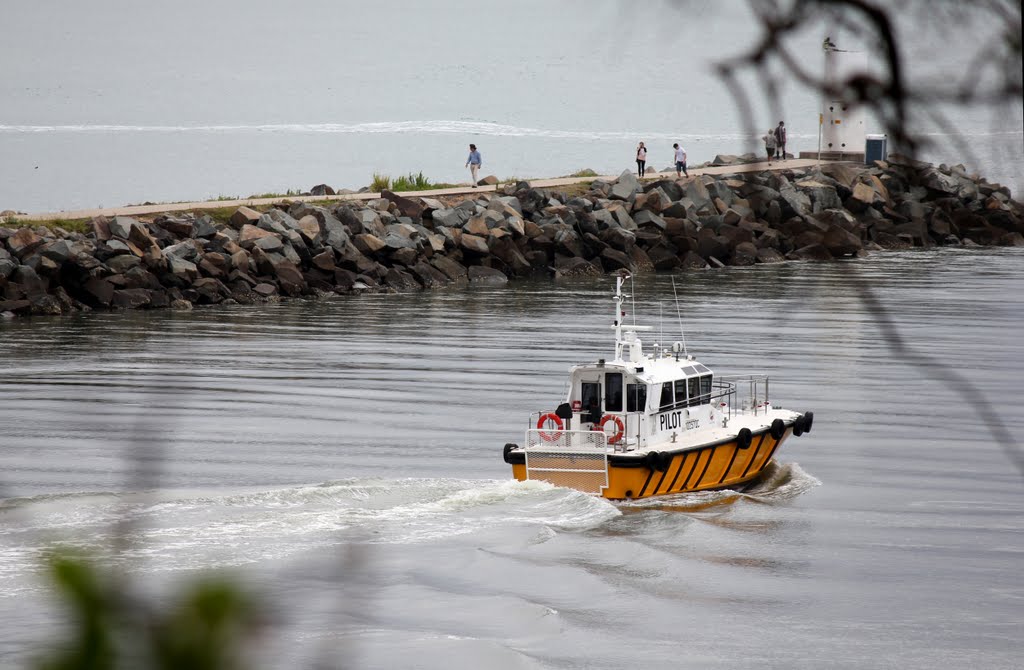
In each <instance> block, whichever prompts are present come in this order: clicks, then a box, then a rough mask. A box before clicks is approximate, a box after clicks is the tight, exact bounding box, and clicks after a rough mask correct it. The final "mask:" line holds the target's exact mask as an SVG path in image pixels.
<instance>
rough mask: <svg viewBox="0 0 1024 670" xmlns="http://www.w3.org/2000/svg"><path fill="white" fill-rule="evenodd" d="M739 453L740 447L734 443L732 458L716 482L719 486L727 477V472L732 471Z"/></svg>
mask: <svg viewBox="0 0 1024 670" xmlns="http://www.w3.org/2000/svg"><path fill="white" fill-rule="evenodd" d="M755 451H756V449H755ZM739 453H740V445H739V442H737V443H736V448H735V449H733V450H732V458H730V459H729V465H727V466H725V471H724V472H723V473H722V478H721V479H719V480H718V483H719V484H721V483H722V482H724V481H725V478H726V477H728V476H729V471H730V470H732V464H733V463H735V462H736V457H737V456H738V455H739Z"/></svg>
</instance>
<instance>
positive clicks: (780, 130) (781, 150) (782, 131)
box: [775, 121, 786, 160]
mask: <svg viewBox="0 0 1024 670" xmlns="http://www.w3.org/2000/svg"><path fill="white" fill-rule="evenodd" d="M775 155H776V156H778V157H779V159H780V160H786V122H785V121H779V125H778V126H776V128H775Z"/></svg>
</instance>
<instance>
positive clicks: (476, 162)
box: [466, 144, 484, 188]
mask: <svg viewBox="0 0 1024 670" xmlns="http://www.w3.org/2000/svg"><path fill="white" fill-rule="evenodd" d="M483 164H484V162H483V160H482V159H481V158H480V152H479V151H477V150H476V145H475V144H470V145H469V158H467V159H466V167H468V168H469V174H471V175H473V188H476V185H477V182H478V181H479V178H478V176H477V175H478V173H479V172H480V166H481V165H483Z"/></svg>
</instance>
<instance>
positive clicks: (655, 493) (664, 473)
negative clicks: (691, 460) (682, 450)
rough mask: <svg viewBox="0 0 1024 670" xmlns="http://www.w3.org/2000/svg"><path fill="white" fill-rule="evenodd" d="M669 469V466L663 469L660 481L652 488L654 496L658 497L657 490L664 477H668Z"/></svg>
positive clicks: (663, 481)
mask: <svg viewBox="0 0 1024 670" xmlns="http://www.w3.org/2000/svg"><path fill="white" fill-rule="evenodd" d="M671 469H672V467H671V464H669V467H667V468H665V472H663V473H661V479H659V480H658V485H657V486H655V487H654V495H658V489H660V488H661V485H662V484H664V483H665V477H668V471H669V470H671Z"/></svg>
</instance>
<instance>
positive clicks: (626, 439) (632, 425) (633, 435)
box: [529, 412, 644, 451]
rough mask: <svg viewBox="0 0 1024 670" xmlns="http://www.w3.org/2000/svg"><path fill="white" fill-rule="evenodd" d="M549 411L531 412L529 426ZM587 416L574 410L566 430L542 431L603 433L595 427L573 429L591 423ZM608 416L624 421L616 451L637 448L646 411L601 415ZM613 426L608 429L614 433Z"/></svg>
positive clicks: (545, 430)
mask: <svg viewBox="0 0 1024 670" xmlns="http://www.w3.org/2000/svg"><path fill="white" fill-rule="evenodd" d="M548 413H549V412H534V413H532V414H530V423H529V426H530V427H531V428H532V427H533V426H536V425H537V422H538V420H539V419H540V417H542V416H544V415H545V414H548ZM586 416H588V415H587V414H584V413H582V412H574V413H573V418H572V420H571V421H570V422H569V423H568V425H567V426H566V428H565V429H564V430H557V429H555V428H551V429H547V428H545V429H543V430H541V431H540V432H544V433H552V432H559V433H563V432H568V433H570V434H571V433H574V432H579V433H587V432H594V433H601V432H602V431H600V430H597V429H594V430H591V431H585V430H580V431H573V430H572V429H571V426H574V425H579V426H582V425H583V424H584V423H589V420H588V419H586V418H584V417H586ZM608 416H614V417H618V419H619V421H621V422H622V435H621V436H620V437H619V439H618V441H617V442H615V444H614V447H615V451H632V450H633V449H636V448H637V447H639V446H640V443H641V439H642V438H641V435H642V432H643V417H644V413H643V412H608V413H605V414H602V415H601V417H602V418H604V417H608ZM613 428H614V426H613ZM613 428H609V429H608V430H610V431H612V432H613V433H614V432H615V431H614V430H613ZM603 434H604V435H605V437H606V438H607V437H608V434H607V433H603ZM606 444H607V442H606Z"/></svg>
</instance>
